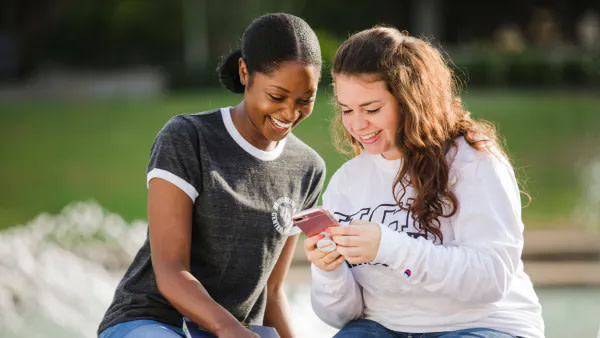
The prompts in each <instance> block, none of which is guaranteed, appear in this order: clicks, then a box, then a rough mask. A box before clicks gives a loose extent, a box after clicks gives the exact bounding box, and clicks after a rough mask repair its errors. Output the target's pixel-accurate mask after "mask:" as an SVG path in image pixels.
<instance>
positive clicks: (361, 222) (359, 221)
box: [350, 219, 371, 225]
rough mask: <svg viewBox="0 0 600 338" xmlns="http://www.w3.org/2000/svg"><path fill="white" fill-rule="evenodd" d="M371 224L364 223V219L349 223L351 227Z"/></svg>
mask: <svg viewBox="0 0 600 338" xmlns="http://www.w3.org/2000/svg"><path fill="white" fill-rule="evenodd" d="M369 223H371V222H369V221H365V220H364V219H355V220H353V221H352V222H350V224H351V225H361V224H369Z"/></svg>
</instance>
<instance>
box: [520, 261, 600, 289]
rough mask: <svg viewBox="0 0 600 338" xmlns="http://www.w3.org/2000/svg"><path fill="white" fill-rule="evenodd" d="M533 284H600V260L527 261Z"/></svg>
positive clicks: (526, 265) (526, 270)
mask: <svg viewBox="0 0 600 338" xmlns="http://www.w3.org/2000/svg"><path fill="white" fill-rule="evenodd" d="M524 264H525V272H527V274H528V275H529V277H530V278H531V281H532V282H533V285H535V286H536V287H538V286H558V285H561V286H568V285H600V262H579V261H571V262H569V261H566V262H527V261H526V262H525V263H524Z"/></svg>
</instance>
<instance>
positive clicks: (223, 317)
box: [157, 269, 241, 335]
mask: <svg viewBox="0 0 600 338" xmlns="http://www.w3.org/2000/svg"><path fill="white" fill-rule="evenodd" d="M159 275H160V276H162V277H158V276H159ZM157 284H158V289H159V291H160V292H161V294H162V295H163V296H164V297H165V298H166V299H167V300H168V301H169V302H170V303H171V304H172V305H173V306H174V307H175V308H176V309H177V311H179V313H181V314H182V315H184V316H186V317H187V318H189V319H191V320H192V321H193V322H194V323H196V324H198V325H200V326H201V327H203V328H204V329H206V330H208V331H210V332H212V333H214V334H215V335H218V332H220V331H221V330H223V329H224V328H225V327H231V326H236V325H239V326H241V324H240V323H239V322H238V320H237V319H236V318H235V317H234V316H233V315H232V314H231V313H229V311H227V310H226V309H225V308H223V307H222V306H221V305H219V304H218V303H217V302H215V301H214V300H213V299H212V297H211V296H210V295H209V294H208V292H207V291H206V289H205V288H204V286H202V284H201V283H200V282H199V281H198V280H197V279H196V278H195V277H194V276H192V274H191V273H189V271H187V270H185V269H172V270H171V271H169V272H166V271H165V272H163V273H160V274H157Z"/></svg>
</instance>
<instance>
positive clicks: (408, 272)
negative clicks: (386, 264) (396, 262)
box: [404, 269, 411, 278]
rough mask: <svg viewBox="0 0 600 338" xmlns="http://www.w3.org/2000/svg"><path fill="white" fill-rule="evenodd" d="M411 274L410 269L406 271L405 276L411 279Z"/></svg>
mask: <svg viewBox="0 0 600 338" xmlns="http://www.w3.org/2000/svg"><path fill="white" fill-rule="evenodd" d="M410 274H411V272H410V269H406V270H404V275H405V276H406V278H410Z"/></svg>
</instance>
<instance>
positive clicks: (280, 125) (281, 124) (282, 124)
mask: <svg viewBox="0 0 600 338" xmlns="http://www.w3.org/2000/svg"><path fill="white" fill-rule="evenodd" d="M269 117H270V118H271V121H273V124H275V126H276V127H277V128H281V129H288V128H289V127H291V126H292V124H294V122H293V121H292V122H288V123H285V122H283V121H280V120H278V119H276V118H274V117H273V116H269Z"/></svg>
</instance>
